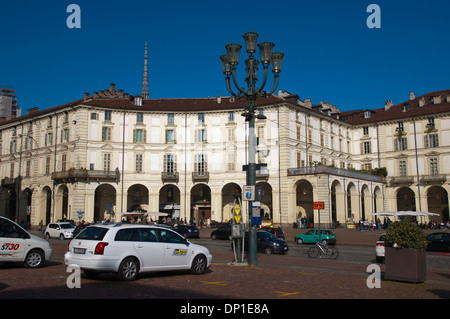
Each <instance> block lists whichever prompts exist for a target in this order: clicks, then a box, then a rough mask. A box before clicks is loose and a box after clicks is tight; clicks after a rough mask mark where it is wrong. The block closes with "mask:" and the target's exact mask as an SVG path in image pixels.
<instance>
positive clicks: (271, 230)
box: [259, 227, 286, 240]
mask: <svg viewBox="0 0 450 319" xmlns="http://www.w3.org/2000/svg"><path fill="white" fill-rule="evenodd" d="M259 230H263V231H266V232H269V233H271V234H272V235H275V236H277V237H278V238H281V239H283V240H285V239H286V238H285V237H284V232H283V229H281V227H262V228H260V229H259Z"/></svg>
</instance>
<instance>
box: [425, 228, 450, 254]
mask: <svg viewBox="0 0 450 319" xmlns="http://www.w3.org/2000/svg"><path fill="white" fill-rule="evenodd" d="M427 241H428V246H427V250H432V251H442V252H450V233H445V232H439V233H433V234H430V235H428V236H427Z"/></svg>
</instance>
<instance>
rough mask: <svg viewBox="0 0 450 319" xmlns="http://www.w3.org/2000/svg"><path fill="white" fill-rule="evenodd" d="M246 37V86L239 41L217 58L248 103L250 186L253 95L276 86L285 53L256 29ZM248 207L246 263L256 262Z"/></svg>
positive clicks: (251, 181) (251, 174) (251, 175)
mask: <svg viewBox="0 0 450 319" xmlns="http://www.w3.org/2000/svg"><path fill="white" fill-rule="evenodd" d="M243 38H244V41H245V48H246V51H247V53H248V59H247V60H246V61H245V67H246V68H245V71H247V77H246V78H245V81H246V82H247V86H248V88H247V90H245V88H241V87H239V85H238V82H237V80H236V65H238V63H239V54H240V50H241V48H242V45H240V44H238V43H229V44H227V45H226V46H225V49H226V50H227V54H226V55H221V56H220V60H221V61H222V71H223V74H224V75H225V80H226V85H227V89H228V91H229V92H230V93H231V95H233V96H234V97H236V98H238V99H240V98H246V99H247V105H246V106H245V110H246V112H245V113H243V114H242V115H243V116H245V119H246V121H248V122H249V135H248V141H249V142H248V143H249V146H248V161H249V163H248V164H249V165H248V170H247V184H248V185H250V186H256V161H255V157H256V134H255V111H256V99H257V98H258V97H267V96H269V95H271V94H272V93H273V92H275V90H276V88H277V86H278V79H279V74H280V72H281V64H282V61H283V56H284V53H282V52H272V50H273V47H274V46H275V44H273V43H272V42H267V41H265V42H261V43H259V44H258V45H257V44H256V42H257V38H258V33H256V32H247V33H245V34H244V35H243ZM256 47H258V48H259V53H260V59H261V64H262V66H263V70H264V75H263V81H262V84H261V86H260V87H258V88H257V87H256V82H257V81H258V79H257V73H258V65H259V63H260V61H258V60H256V59H255V57H254V56H253V54H254V53H255V52H256ZM270 64H272V72H273V76H274V85H273V88H272V90H271V91H270V92H266V91H263V89H264V86H265V84H266V81H267V78H268V74H269V65H270ZM231 79H232V80H233V83H234V86H235V87H236V89H237V93H234V92H233V90H232V89H231V84H230V82H231ZM257 118H258V119H265V116H264V115H263V114H262V113H260V114H258V116H257ZM248 211H249V217H250V220H249V226H250V229H249V264H251V265H257V258H256V225H254V224H252V218H251V217H252V202H251V201H249V203H248Z"/></svg>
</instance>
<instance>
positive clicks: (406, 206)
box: [397, 187, 416, 211]
mask: <svg viewBox="0 0 450 319" xmlns="http://www.w3.org/2000/svg"><path fill="white" fill-rule="evenodd" d="M397 210H398V211H407V210H412V211H416V195H415V194H414V192H413V190H412V189H411V188H409V187H402V188H400V189H399V190H398V191H397Z"/></svg>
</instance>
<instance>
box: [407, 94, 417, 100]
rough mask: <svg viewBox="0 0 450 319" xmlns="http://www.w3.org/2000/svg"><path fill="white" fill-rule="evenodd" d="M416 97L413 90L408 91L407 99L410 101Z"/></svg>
mask: <svg viewBox="0 0 450 319" xmlns="http://www.w3.org/2000/svg"><path fill="white" fill-rule="evenodd" d="M415 98H416V95H415V94H414V92H411V93H409V100H410V101H412V100H414V99H415Z"/></svg>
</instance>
